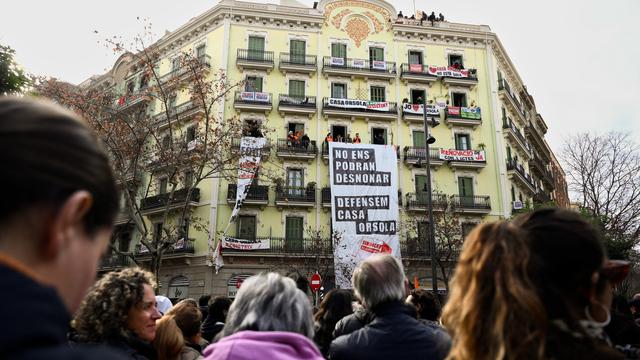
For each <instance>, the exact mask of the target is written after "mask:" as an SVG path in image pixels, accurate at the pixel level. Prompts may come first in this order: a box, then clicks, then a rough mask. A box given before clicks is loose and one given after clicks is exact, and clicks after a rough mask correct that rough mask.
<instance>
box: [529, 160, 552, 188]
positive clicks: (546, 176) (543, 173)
mask: <svg viewBox="0 0 640 360" xmlns="http://www.w3.org/2000/svg"><path fill="white" fill-rule="evenodd" d="M529 170H531V172H532V173H537V174H538V175H539V176H540V178H541V179H542V181H544V182H545V184H546V185H547V186H548V187H549V188H551V189H553V188H554V187H555V184H554V182H553V176H552V175H551V171H549V170H547V166H546V165H545V163H544V162H543V161H542V160H541V159H540V158H539V157H538V156H535V154H534V156H532V157H531V160H529Z"/></svg>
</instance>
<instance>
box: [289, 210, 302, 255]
mask: <svg viewBox="0 0 640 360" xmlns="http://www.w3.org/2000/svg"><path fill="white" fill-rule="evenodd" d="M303 224H304V219H303V218H302V217H299V216H287V219H286V222H285V244H286V246H287V249H290V250H302V238H303V232H304V229H303Z"/></svg>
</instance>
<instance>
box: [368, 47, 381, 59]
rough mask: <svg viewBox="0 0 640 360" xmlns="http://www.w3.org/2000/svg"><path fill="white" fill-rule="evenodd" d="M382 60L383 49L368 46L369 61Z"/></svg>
mask: <svg viewBox="0 0 640 360" xmlns="http://www.w3.org/2000/svg"><path fill="white" fill-rule="evenodd" d="M374 60H376V61H384V49H383V48H377V47H371V48H369V61H374Z"/></svg>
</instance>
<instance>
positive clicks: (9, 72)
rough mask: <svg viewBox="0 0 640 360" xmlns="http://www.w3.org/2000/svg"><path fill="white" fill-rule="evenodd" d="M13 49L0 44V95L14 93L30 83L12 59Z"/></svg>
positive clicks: (22, 89)
mask: <svg viewBox="0 0 640 360" xmlns="http://www.w3.org/2000/svg"><path fill="white" fill-rule="evenodd" d="M15 53H16V52H15V50H13V49H12V48H11V47H9V46H4V45H0V95H8V94H16V93H20V92H22V91H24V90H25V88H26V87H27V86H28V85H29V84H30V83H31V81H30V79H29V77H28V76H27V75H26V74H25V73H24V71H23V70H22V69H20V67H19V66H18V64H17V63H16V61H15V59H14V55H15Z"/></svg>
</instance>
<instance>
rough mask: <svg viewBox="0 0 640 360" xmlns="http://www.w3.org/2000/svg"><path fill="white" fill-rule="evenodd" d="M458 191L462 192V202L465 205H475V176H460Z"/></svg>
mask: <svg viewBox="0 0 640 360" xmlns="http://www.w3.org/2000/svg"><path fill="white" fill-rule="evenodd" d="M458 192H459V194H460V203H461V204H462V205H463V206H472V205H473V178H470V177H459V178H458Z"/></svg>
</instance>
